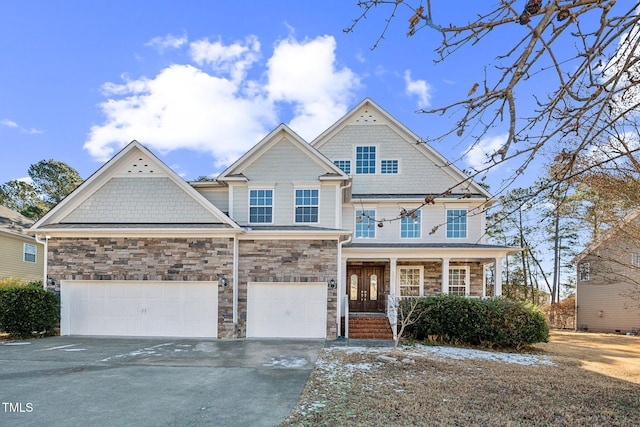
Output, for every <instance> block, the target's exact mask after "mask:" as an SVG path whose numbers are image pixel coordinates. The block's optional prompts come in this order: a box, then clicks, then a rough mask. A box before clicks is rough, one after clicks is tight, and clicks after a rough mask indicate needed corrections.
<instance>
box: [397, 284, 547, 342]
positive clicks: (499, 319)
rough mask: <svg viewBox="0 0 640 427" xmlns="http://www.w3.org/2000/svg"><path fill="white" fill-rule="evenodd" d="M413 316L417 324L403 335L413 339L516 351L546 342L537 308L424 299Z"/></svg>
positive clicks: (447, 297)
mask: <svg viewBox="0 0 640 427" xmlns="http://www.w3.org/2000/svg"><path fill="white" fill-rule="evenodd" d="M402 307H403V306H402V305H401V308H402ZM414 316H418V320H417V321H416V322H415V323H413V324H412V325H409V326H408V327H407V328H406V332H407V334H410V335H412V336H413V337H414V338H416V339H428V340H432V341H438V342H443V343H450V344H466V345H480V346H483V347H488V348H516V349H519V348H521V347H523V346H525V345H528V344H533V343H537V342H546V341H547V340H548V339H549V326H548V325H547V321H546V319H545V316H544V314H543V313H542V312H541V311H540V310H539V309H538V308H536V307H534V306H532V305H530V304H526V303H522V302H515V301H509V300H505V299H500V298H498V299H471V298H464V297H460V296H455V295H439V296H435V297H425V298H421V299H420V301H419V305H418V307H417V310H416V311H415V312H414Z"/></svg>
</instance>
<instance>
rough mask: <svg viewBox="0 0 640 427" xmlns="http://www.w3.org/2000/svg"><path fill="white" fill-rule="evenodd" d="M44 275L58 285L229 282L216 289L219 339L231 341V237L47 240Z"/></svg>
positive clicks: (232, 333)
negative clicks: (75, 282)
mask: <svg viewBox="0 0 640 427" xmlns="http://www.w3.org/2000/svg"><path fill="white" fill-rule="evenodd" d="M48 273H49V276H51V277H52V278H53V279H54V280H55V281H56V282H57V283H60V280H118V281H125V280H149V281H164V280H175V281H202V282H217V281H218V275H219V274H223V275H224V276H225V277H226V278H227V279H228V282H229V286H228V287H226V288H223V287H219V288H218V338H232V337H233V336H234V325H233V239H232V238H215V239H203V238H125V237H117V238H51V239H50V240H49V254H48Z"/></svg>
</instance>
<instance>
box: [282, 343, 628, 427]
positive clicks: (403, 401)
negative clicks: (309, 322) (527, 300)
mask: <svg viewBox="0 0 640 427" xmlns="http://www.w3.org/2000/svg"><path fill="white" fill-rule="evenodd" d="M412 351H413V350H411V349H410V348H409V349H405V350H404V351H403V353H395V354H394V353H393V351H392V349H384V350H382V353H380V352H379V351H378V352H377V351H373V350H365V349H359V350H358V349H336V348H333V349H325V350H324V351H323V352H322V354H321V356H320V359H319V363H318V364H317V367H316V369H315V370H314V372H313V373H312V375H311V377H310V379H309V382H308V383H307V386H306V388H305V391H304V393H303V396H302V399H301V401H300V403H299V405H298V407H297V408H296V409H295V410H294V411H293V412H292V414H291V416H290V417H289V419H288V420H287V421H285V422H284V423H283V424H282V425H283V426H290V425H303V426H305V425H313V426H316V425H326V426H334V425H354V426H372V425H392V426H397V425H403V426H409V425H420V426H423V425H447V426H456V425H465V426H467V425H478V426H480V425H492V426H517V425H554V426H555V425H570V426H573V425H590V426H591V425H593V426H596V425H598V426H601V425H602V426H604V425H606V426H638V425H640V383H639V381H638V378H639V376H640V338H637V337H625V336H615V335H602V334H579V333H570V332H556V333H553V335H552V339H551V342H550V343H548V344H543V345H538V346H536V348H534V354H533V355H529V359H527V360H528V361H527V363H528V364H527V363H524V364H522V363H518V362H517V360H518V357H519V356H516V355H511V356H513V357H514V359H513V360H515V362H514V361H511V362H509V361H497V360H491V359H487V358H467V359H463V360H459V359H454V358H452V357H446V354H447V353H446V352H444V353H442V355H441V356H438V355H437V353H433V354H430V353H425V354H424V355H422V356H421V355H419V354H410V353H411V352H412ZM381 354H387V355H390V356H393V357H394V358H396V359H397V360H398V362H389V361H384V360H381V359H380V357H379V356H380V355H381ZM485 354H486V353H485ZM407 355H409V358H408V359H406V360H405V362H404V363H403V362H401V360H402V359H403V358H405V357H406V356H407ZM443 355H444V356H443ZM493 355H495V356H500V355H498V354H496V353H493ZM551 362H552V363H551Z"/></svg>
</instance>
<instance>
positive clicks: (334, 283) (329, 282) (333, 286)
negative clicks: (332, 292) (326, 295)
mask: <svg viewBox="0 0 640 427" xmlns="http://www.w3.org/2000/svg"><path fill="white" fill-rule="evenodd" d="M327 284H328V285H329V289H335V288H336V279H331V280H329V281H328V282H327Z"/></svg>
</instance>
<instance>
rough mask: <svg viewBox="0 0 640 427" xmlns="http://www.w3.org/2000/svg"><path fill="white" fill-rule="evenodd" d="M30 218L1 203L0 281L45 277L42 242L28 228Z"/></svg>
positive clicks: (30, 279)
mask: <svg viewBox="0 0 640 427" xmlns="http://www.w3.org/2000/svg"><path fill="white" fill-rule="evenodd" d="M32 225H33V221H32V220H30V219H29V218H27V217H25V216H22V215H20V214H19V213H18V212H14V211H12V210H11V209H9V208H6V207H4V206H0V280H1V279H6V278H8V277H13V278H19V279H24V280H27V281H38V280H39V281H42V280H43V279H44V259H45V256H44V245H43V244H42V243H40V242H38V241H37V240H36V239H35V236H34V233H33V232H32V231H30V230H29V227H31V226H32Z"/></svg>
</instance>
